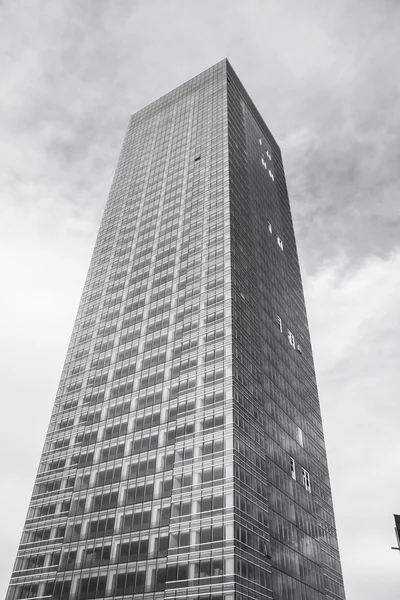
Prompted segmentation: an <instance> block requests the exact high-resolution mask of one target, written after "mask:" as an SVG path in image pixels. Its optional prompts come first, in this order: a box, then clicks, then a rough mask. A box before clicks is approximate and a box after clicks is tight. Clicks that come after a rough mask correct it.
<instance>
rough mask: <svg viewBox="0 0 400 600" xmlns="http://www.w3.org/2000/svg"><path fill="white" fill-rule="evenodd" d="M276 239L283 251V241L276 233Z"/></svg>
mask: <svg viewBox="0 0 400 600" xmlns="http://www.w3.org/2000/svg"><path fill="white" fill-rule="evenodd" d="M276 241H277V242H278V246H279V248H280V249H281V250H282V251H283V242H282V240H281V238H280V237H279V236H278V235H277V236H276Z"/></svg>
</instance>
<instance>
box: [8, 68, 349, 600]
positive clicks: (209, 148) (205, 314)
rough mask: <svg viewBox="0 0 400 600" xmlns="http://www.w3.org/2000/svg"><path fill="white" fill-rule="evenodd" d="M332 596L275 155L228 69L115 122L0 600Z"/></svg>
mask: <svg viewBox="0 0 400 600" xmlns="http://www.w3.org/2000/svg"><path fill="white" fill-rule="evenodd" d="M132 596H133V597H135V598H136V597H137V598H143V599H149V600H150V599H153V600H156V599H160V600H161V599H171V600H172V599H175V598H182V599H183V598H187V599H191V600H200V599H202V600H234V599H235V600H236V599H238V600H239V599H240V600H245V599H250V598H251V599H253V600H259V599H272V598H274V599H275V600H322V599H327V598H330V599H343V598H344V591H343V581H342V577H341V570H340V562H339V553H338V546H337V539H336V530H335V524H334V516H333V509H332V499H331V492H330V487H329V478H328V468H327V462H326V454H325V447H324V441H323V433H322V426H321V416H320V410H319V403H318V396H317V388H316V383H315V374H314V367H313V361H312V355H311V346H310V340H309V334H308V327H307V318H306V312H305V306H304V298H303V292H302V286H301V278H300V271H299V266H298V261H297V252H296V246H295V239H294V233H293V227H292V221H291V215H290V208H289V202H288V197H287V192H286V186H285V179H284V173H283V167H282V160H281V156H280V151H279V148H278V146H277V144H276V142H275V141H274V139H273V137H272V136H271V134H270V132H269V131H268V129H267V127H266V126H265V124H264V122H263V120H262V119H261V117H260V116H259V114H258V112H257V110H256V109H255V107H254V105H253V104H252V102H251V100H250V99H249V97H248V95H247V94H246V92H245V90H244V89H243V87H242V85H241V84H240V82H239V80H238V78H237V77H236V75H235V73H234V71H233V70H232V68H231V66H230V64H229V63H228V61H226V60H224V61H222V62H220V63H218V64H217V65H215V66H214V67H212V68H211V69H208V70H207V71H205V72H204V73H202V74H200V75H199V76H197V77H195V78H194V79H192V80H191V81H189V82H187V83H186V84H184V85H182V86H181V87H179V88H177V89H176V90H174V91H173V92H171V93H169V94H167V95H166V96H164V97H162V98H161V99H159V100H157V101H156V102H154V103H153V104H150V105H149V106H148V107H146V108H144V109H143V110H141V111H139V112H138V113H136V114H135V115H133V116H132V117H131V120H130V122H129V126H128V130H127V133H126V137H125V141H124V144H123V148H122V151H121V155H120V159H119V162H118V165H117V169H116V173H115V177H114V180H113V183H112V187H111V191H110V195H109V199H108V202H107V205H106V209H105V213H104V216H103V220H102V223H101V227H100V231H99V235H98V238H97V242H96V246H95V250H94V254H93V257H92V261H91V264H90V268H89V273H88V276H87V280H86V283H85V287H84V291H83V295H82V300H81V303H80V306H79V311H78V315H77V319H76V323H75V326H74V330H73V333H72V338H71V343H70V346H69V349H68V353H67V358H66V362H65V366H64V369H63V373H62V377H61V382H60V386H59V390H58V393H57V397H56V402H55V407H54V411H53V414H52V417H51V422H50V427H49V430H48V434H47V437H46V441H45V447H44V450H43V454H42V458H41V462H40V466H39V471H38V475H37V479H36V483H35V487H34V491H33V495H32V499H31V503H30V506H29V511H28V516H27V519H26V523H25V527H24V531H23V535H22V539H21V543H20V547H19V550H18V556H17V559H16V563H15V566H14V571H13V574H12V579H11V584H10V588H9V592H8V596H7V600H19V599H20V598H39V597H47V598H55V599H59V600H61V599H63V600H64V599H65V600H67V599H77V600H86V599H89V598H123V597H125V598H128V597H129V598H131V597H132Z"/></svg>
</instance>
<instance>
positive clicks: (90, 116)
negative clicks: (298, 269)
mask: <svg viewBox="0 0 400 600" xmlns="http://www.w3.org/2000/svg"><path fill="white" fill-rule="evenodd" d="M0 23H1V36H0V47H1V86H0V102H1V104H2V108H1V110H0V121H1V123H0V130H1V136H0V153H1V163H2V168H1V170H0V186H1V195H0V261H1V272H2V281H3V289H2V294H1V296H0V302H1V317H2V318H1V321H2V322H1V325H0V328H1V332H2V345H1V352H2V358H1V366H2V403H3V406H2V417H3V418H2V420H1V436H0V443H1V456H2V457H3V460H2V461H1V463H0V469H1V481H2V494H1V495H0V503H1V506H0V515H1V516H0V519H1V523H0V530H1V532H2V544H1V547H0V579H1V581H0V584H1V587H3V586H4V593H5V588H6V585H7V584H8V579H9V576H10V572H11V568H12V564H13V561H14V557H15V553H16V550H17V546H18V542H19V537H20V534H21V530H22V526H23V522H24V519H25V514H26V509H27V506H28V502H29V498H30V494H31V491H32V486H33V482H34V477H35V473H36V469H37V465H38V462H39V458H40V453H41V449H42V444H43V441H44V436H45V433H46V429H47V424H48V420H49V417H50V412H51V408H52V404H53V401H54V396H55V392H56V389H57V384H58V379H59V376H60V373H61V369H62V364H63V360H64V356H65V352H66V349H67V344H68V341H69V335H70V333H71V330H72V325H73V320H74V316H75V313H76V310H77V306H78V302H79V298H80V293H81V290H82V286H83V283H84V278H85V275H86V271H87V268H88V264H89V260H90V256H91V252H92V249H93V245H94V242H95V237H96V233H97V229H98V226H99V222H100V218H101V215H102V211H103V208H104V204H105V201H106V197H107V193H108V189H109V186H110V183H111V178H112V174H113V170H114V168H115V164H116V161H117V157H118V152H119V148H120V146H121V142H122V139H123V135H124V131H125V128H126V125H127V121H128V117H129V115H130V114H131V113H133V112H135V111H136V110H138V109H140V108H141V107H143V106H145V105H146V104H148V103H149V102H151V101H153V100H155V99H157V98H158V97H159V96H161V95H162V94H164V93H166V92H168V91H170V90H171V89H173V88H174V87H176V86H177V85H179V84H181V83H183V82H184V81H186V80H187V79H189V78H191V77H193V76H194V75H196V74H197V73H199V72H201V71H202V70H204V69H206V68H208V67H209V66H211V65H212V64H214V63H216V62H218V61H219V60H221V59H222V58H224V57H228V58H229V60H230V61H231V63H232V65H233V67H234V69H235V70H236V72H237V73H238V75H239V77H240V78H241V80H242V82H243V84H244V85H245V87H246V88H247V90H248V92H249V93H250V95H251V97H252V99H253V100H254V102H255V104H256V106H257V107H258V108H259V110H260V112H261V114H262V115H263V117H264V119H265V120H266V122H267V124H268V125H269V127H270V129H271V130H272V132H273V133H274V135H275V137H276V138H277V140H278V143H279V144H280V145H281V147H282V151H283V157H284V163H285V168H286V176H287V181H288V187H289V193H290V197H291V202H292V209H293V217H294V223H295V230H296V232H297V239H298V246H299V253H300V259H301V264H302V272H303V277H304V284H305V291H306V301H307V306H308V312H309V319H310V328H311V334H312V339H313V345H314V353H315V362H316V368H317V374H318V381H319V388H320V395H321V405H322V411H323V419H324V424H325V433H326V441H327V446H328V456H329V463H330V469H331V481H332V487H333V494H334V503H335V507H336V517H337V525H338V532H339V542H340V548H341V554H342V564H343V571H344V577H345V584H346V590H347V598H348V600H376V598H378V597H379V598H384V599H385V600H398V598H399V594H400V553H396V552H395V551H393V550H390V547H391V546H392V545H394V544H395V537H394V532H393V522H392V520H393V517H392V513H394V512H400V477H399V475H400V473H399V471H400V468H399V467H400V465H399V462H400V461H399V458H400V436H399V424H400V402H399V399H398V390H399V372H400V369H399V361H400V239H399V222H400V213H399V189H400V168H399V167H400V145H399V130H400V101H399V98H400V83H399V73H400V68H399V56H400V4H399V3H398V1H397V0H335V2H322V1H321V0H302V1H301V2H299V1H298V0H258V1H257V0H246V1H245V2H244V1H243V0H225V1H224V0H203V1H202V2H199V1H194V0H193V1H192V0H169V1H165V0H163V1H161V0H160V1H158V0H142V1H140V0H115V1H105V0H58V2H54V1H51V0H47V1H46V0H2V2H0ZM0 594H1V591H0Z"/></svg>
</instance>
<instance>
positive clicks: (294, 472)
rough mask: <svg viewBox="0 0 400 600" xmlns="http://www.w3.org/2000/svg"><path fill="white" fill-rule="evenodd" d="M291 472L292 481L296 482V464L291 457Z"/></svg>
mask: <svg viewBox="0 0 400 600" xmlns="http://www.w3.org/2000/svg"><path fill="white" fill-rule="evenodd" d="M303 470H304V469H303ZM290 472H291V474H292V479H294V480H295V481H296V463H295V462H294V458H292V457H290Z"/></svg>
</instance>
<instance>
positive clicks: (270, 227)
mask: <svg viewBox="0 0 400 600" xmlns="http://www.w3.org/2000/svg"><path fill="white" fill-rule="evenodd" d="M268 231H269V232H270V233H272V225H271V223H270V222H269V221H268Z"/></svg>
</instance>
